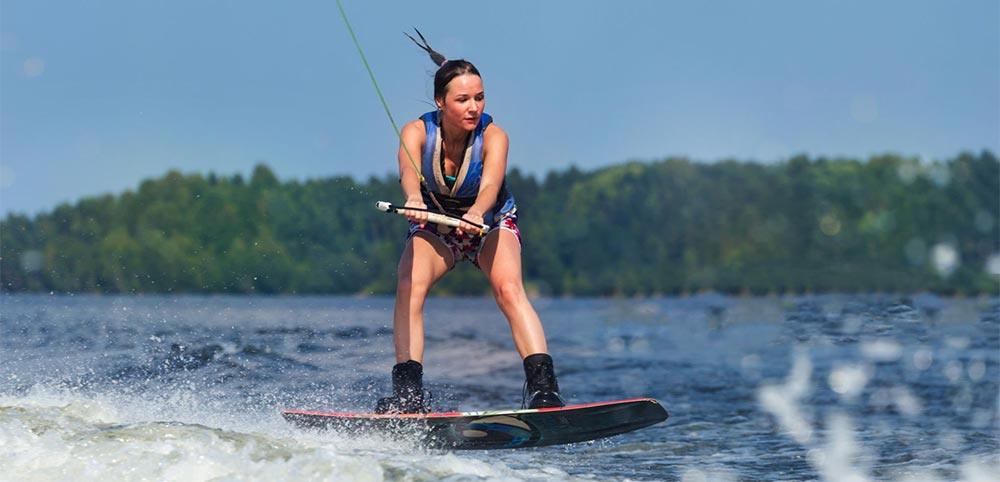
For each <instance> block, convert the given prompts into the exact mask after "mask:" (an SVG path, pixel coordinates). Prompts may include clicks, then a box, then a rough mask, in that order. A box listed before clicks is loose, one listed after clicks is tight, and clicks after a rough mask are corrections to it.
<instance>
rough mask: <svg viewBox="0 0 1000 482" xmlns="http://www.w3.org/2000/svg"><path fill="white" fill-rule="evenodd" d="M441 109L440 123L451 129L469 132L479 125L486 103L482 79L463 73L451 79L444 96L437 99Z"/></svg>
mask: <svg viewBox="0 0 1000 482" xmlns="http://www.w3.org/2000/svg"><path fill="white" fill-rule="evenodd" d="M437 105H438V109H441V116H442V118H441V123H442V124H444V126H445V127H446V128H450V129H452V130H454V129H459V130H462V131H466V132H471V131H473V130H475V129H476V126H477V125H479V117H480V116H482V115H483V109H484V106H485V105H486V94H485V93H484V92H483V79H481V78H480V77H479V76H478V75H474V74H463V75H459V76H458V77H455V78H454V79H451V82H448V87H447V89H446V90H445V94H444V98H443V99H437Z"/></svg>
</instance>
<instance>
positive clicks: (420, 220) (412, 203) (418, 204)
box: [403, 196, 427, 228]
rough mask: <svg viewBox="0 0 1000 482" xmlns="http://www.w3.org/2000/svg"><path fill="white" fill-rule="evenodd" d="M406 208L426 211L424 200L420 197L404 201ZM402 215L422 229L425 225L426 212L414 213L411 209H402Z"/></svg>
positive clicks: (412, 197)
mask: <svg viewBox="0 0 1000 482" xmlns="http://www.w3.org/2000/svg"><path fill="white" fill-rule="evenodd" d="M406 207H408V208H416V209H427V205H426V204H424V198H423V197H422V196H410V197H409V198H407V199H406ZM403 214H405V215H406V217H407V218H409V219H410V221H413V222H415V223H417V224H419V225H420V227H421V228H422V227H424V226H425V225H426V224H427V211H415V210H413V209H404V210H403Z"/></svg>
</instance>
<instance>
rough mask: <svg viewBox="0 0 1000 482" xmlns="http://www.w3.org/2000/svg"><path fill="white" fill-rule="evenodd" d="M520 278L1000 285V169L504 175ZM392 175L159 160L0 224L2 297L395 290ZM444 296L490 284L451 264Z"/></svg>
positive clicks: (809, 161) (805, 160)
mask: <svg viewBox="0 0 1000 482" xmlns="http://www.w3.org/2000/svg"><path fill="white" fill-rule="evenodd" d="M507 181H508V183H509V184H510V187H511V189H512V191H513V192H514V194H515V196H516V198H517V201H518V211H519V215H520V216H519V217H520V219H519V223H518V225H519V227H520V229H521V231H522V234H523V236H524V243H523V247H524V249H523V266H524V277H525V282H526V284H527V286H528V287H529V289H530V290H531V291H533V292H536V293H540V294H545V295H552V296H563V295H577V296H604V295H620V296H634V295H656V294H683V293H692V292H697V291H703V290H715V291H720V292H725V293H754V294H766V293H804V292H813V293H815V292H851V293H853V292H918V291H932V292H939V293H963V294H977V293H978V294H981V293H991V294H996V293H997V292H998V275H997V273H996V272H997V271H998V270H1000V267H998V265H1000V258H998V253H1000V236H998V229H1000V214H998V210H1000V185H998V184H1000V164H998V161H997V158H996V156H995V155H994V154H993V153H991V152H988V151H984V152H981V153H978V154H975V153H962V154H959V155H957V156H956V157H954V158H952V159H948V160H945V161H939V162H933V163H928V162H921V161H919V160H917V159H914V158H908V157H903V156H898V155H880V156H873V157H871V158H869V159H867V160H857V159H828V158H822V157H819V158H810V157H808V156H804V155H803V156H797V157H794V158H791V159H789V160H787V161H783V162H778V163H768V164H762V163H754V162H737V161H722V162H714V163H698V162H691V161H689V160H687V159H683V158H669V159H664V160H661V161H656V162H629V163H625V164H621V165H616V166H612V167H607V168H602V169H596V170H592V171H583V170H580V169H577V168H569V169H566V170H563V171H554V172H550V173H548V174H547V175H546V176H544V177H543V178H536V177H534V176H529V175H524V174H522V173H521V172H520V171H518V170H517V169H513V170H512V171H511V172H509V173H508V176H507ZM399 197H400V190H399V185H398V181H397V179H396V178H395V177H393V176H386V177H384V178H377V177H372V178H369V179H368V180H367V181H365V182H359V181H355V180H354V179H352V178H349V177H331V178H326V179H313V180H306V181H297V180H293V181H281V180H279V178H278V177H277V176H276V175H275V173H274V172H273V171H272V170H271V169H270V168H269V167H268V166H266V165H257V166H256V167H255V168H254V169H253V171H252V174H251V175H250V176H249V179H247V178H244V176H242V175H239V174H237V175H232V176H219V175H216V174H214V173H209V174H207V175H203V174H184V173H180V172H176V171H171V172H169V173H167V174H166V175H165V176H163V177H161V178H157V179H149V180H146V181H144V182H142V183H141V184H140V185H139V186H138V188H137V189H136V190H134V191H127V192H124V193H121V194H118V195H111V194H108V195H103V196H96V197H88V198H85V199H81V200H79V201H78V202H76V203H75V204H63V205H60V206H58V207H56V208H55V209H53V210H52V211H51V212H45V213H42V214H39V215H36V216H33V217H28V216H24V215H19V214H9V215H7V216H6V217H5V218H4V219H3V220H2V221H0V290H2V291H4V292H58V293H85V292H88V293H89V292H98V293H257V294H332V293H337V294H348V293H350V294H390V293H392V292H393V290H394V287H395V276H396V263H397V261H398V257H399V254H400V252H401V250H402V248H403V243H404V237H405V233H406V222H405V220H404V219H403V218H401V217H399V216H387V215H385V214H382V213H379V212H377V211H375V210H374V208H373V205H374V202H375V201H376V200H389V201H393V200H397V201H398V200H399ZM435 290H436V293H438V294H460V295H478V294H482V293H486V292H488V290H489V287H488V284H487V283H486V281H485V279H484V277H483V276H482V275H481V274H480V273H478V272H477V271H476V270H475V269H474V268H473V267H471V266H468V265H462V266H459V267H458V268H456V269H455V270H454V271H453V272H452V273H451V274H450V275H449V276H446V277H445V278H444V280H442V282H441V283H439V285H438V286H437V287H435Z"/></svg>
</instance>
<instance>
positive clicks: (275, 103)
mask: <svg viewBox="0 0 1000 482" xmlns="http://www.w3.org/2000/svg"><path fill="white" fill-rule="evenodd" d="M344 5H345V9H346V10H347V13H348V15H349V16H350V19H351V22H352V24H353V26H354V29H355V32H356V33H357V34H358V37H359V39H360V41H361V43H362V46H363V47H364V49H365V52H366V54H367V55H368V58H369V61H370V62H371V65H372V67H373V69H374V71H375V75H376V76H377V78H378V80H379V83H380V84H381V87H382V89H383V92H384V93H385V96H386V98H387V100H388V102H389V105H390V108H391V109H392V112H393V115H394V116H395V117H396V119H397V121H398V122H399V123H400V124H402V123H403V122H405V121H408V120H411V119H413V118H416V117H417V116H418V115H419V114H421V113H422V112H424V111H426V110H429V108H430V105H431V89H432V86H431V77H430V75H431V73H432V69H433V66H432V65H431V63H430V61H429V60H428V59H427V57H426V56H425V55H424V54H423V53H422V52H421V51H420V50H418V49H417V48H416V47H415V46H414V45H412V44H411V43H410V41H409V40H408V39H406V38H405V37H404V36H403V34H402V32H403V31H408V30H409V29H411V27H413V26H416V27H418V28H419V29H420V30H421V31H422V32H423V33H424V34H425V35H426V36H427V38H428V40H429V41H430V42H431V45H432V46H434V47H435V48H436V49H438V50H439V51H441V52H442V53H444V54H445V55H447V56H448V57H450V58H466V59H468V60H470V61H472V62H474V63H475V64H476V65H477V66H478V67H479V69H480V71H481V72H482V74H483V80H484V84H485V87H486V93H487V106H486V107H487V111H488V112H490V113H491V114H492V115H493V116H494V118H495V119H496V121H497V123H498V124H499V125H501V126H502V127H503V128H504V129H505V130H507V132H508V133H509V134H510V137H511V153H510V166H514V167H517V168H519V169H521V170H522V171H524V172H527V173H531V174H536V175H544V174H545V173H546V172H549V171H552V170H564V169H567V168H569V167H570V166H577V167H579V168H582V169H594V168H598V167H601V166H607V165H611V164H617V163H620V162H624V161H628V160H656V159H662V158H664V157H668V156H686V157H689V158H691V159H693V160H696V161H704V162H711V161H717V160H720V159H725V158H735V159H739V160H754V161H760V162H774V161H780V160H782V159H786V158H788V157H789V156H792V155H795V154H799V153H806V154H809V155H813V156H819V155H823V156H850V157H859V158H866V157H867V156H870V155H873V154H879V153H886V152H894V153H900V154H904V155H911V156H920V157H921V158H922V159H925V160H927V161H933V160H939V159H945V158H949V157H952V156H954V155H955V154H957V153H959V152H961V151H963V150H972V151H979V150H981V149H991V150H993V151H994V152H997V151H1000V139H998V137H1000V95H998V90H1000V87H998V86H1000V35H998V30H1000V10H998V2H996V1H995V0H969V1H962V2H946V1H923V0H916V1H913V0H911V1H897V0H891V1H850V0H840V1H832V0H828V1H801V0H795V1H792V0H787V1H785V0H783V1H759V2H748V1H718V0H708V1H694V0H691V1H684V2H679V1H634V2H628V1H622V2H607V1H605V2H591V1H517V0H515V1H505V2H489V3H487V2H459V1H440V2H386V1H367V2H362V1H352V0H344ZM0 28H2V37H0V49H2V65H0V67H2V73H0V213H2V214H7V213H11V212H18V213H26V214H35V213H38V212H41V211H47V210H51V209H52V208H54V207H55V206H56V205H58V204H59V203H61V202H75V201H76V200H77V199H79V198H80V197H84V196H90V195H97V194H102V193H108V192H111V193H120V192H122V191H125V190H129V189H135V188H136V187H137V186H138V184H139V182H140V181H141V180H143V179H146V178H149V177H157V176H161V175H163V174H164V173H166V172H167V171H168V170H170V169H179V170H181V171H183V172H201V173H208V172H210V171H212V172H216V173H218V174H223V175H231V174H235V173H243V174H248V173H249V172H250V170H251V169H252V167H253V165H254V164H257V163H260V162H263V163H266V164H268V165H269V166H271V167H272V168H273V169H274V171H275V172H276V173H277V174H278V176H279V177H281V178H282V179H307V178H323V177H328V176H333V175H350V176H354V177H355V178H356V179H358V180H360V181H363V180H365V179H367V177H368V176H371V175H377V176H383V175H386V174H390V173H393V172H394V171H395V150H396V140H395V134H394V133H393V131H392V128H391V127H390V124H389V122H388V119H387V118H386V117H385V113H384V111H383V109H382V107H381V104H380V103H379V101H378V97H377V95H376V94H375V91H374V89H373V87H372V85H371V83H370V80H369V79H368V76H367V74H366V73H365V71H364V67H363V65H362V63H361V61H360V59H359V57H358V55H357V52H356V50H355V48H354V45H353V44H352V42H351V40H350V36H349V35H348V33H347V30H346V28H345V27H344V25H343V22H342V20H341V18H340V15H339V13H338V11H337V6H336V3H335V2H334V1H296V2H264V1H192V0H174V1H170V2H162V1H152V0H147V1H142V0H103V1H98V2H66V1H58V2H56V1H48V0H4V1H3V4H2V6H0Z"/></svg>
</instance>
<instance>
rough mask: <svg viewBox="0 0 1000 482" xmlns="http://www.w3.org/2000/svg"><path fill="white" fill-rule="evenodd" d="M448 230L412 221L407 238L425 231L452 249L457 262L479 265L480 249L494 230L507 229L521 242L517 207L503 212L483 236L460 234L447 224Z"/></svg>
mask: <svg viewBox="0 0 1000 482" xmlns="http://www.w3.org/2000/svg"><path fill="white" fill-rule="evenodd" d="M444 228H446V229H447V232H441V231H438V226H437V225H436V224H432V223H427V224H425V225H424V227H422V228H421V227H420V225H419V224H417V223H413V222H411V223H410V232H409V233H407V235H406V239H407V240H409V239H410V238H412V237H413V235H414V234H417V233H419V232H424V233H427V234H430V235H431V236H434V237H435V238H437V239H440V240H441V242H442V243H444V245H445V246H446V247H447V248H448V250H449V251H451V255H452V257H453V258H454V259H455V263H456V264H457V263H458V262H459V261H462V260H466V261H469V262H471V263H472V264H474V265H476V267H477V268H478V267H479V251H480V250H482V249H483V240H484V239H486V236H489V235H490V234H492V233H493V232H494V231H497V230H500V229H506V230H507V231H510V232H511V233H514V236H515V237H516V238H517V242H518V243H520V242H521V231H519V230H518V229H517V208H514V209H511V210H510V211H509V212H507V213H505V214H503V215H502V216H501V217H500V221H499V222H497V223H496V224H494V225H493V226H490V230H489V232H488V233H486V234H485V235H483V236H479V235H476V234H472V233H463V234H458V231H456V230H455V229H453V228H450V227H447V226H445V227H444Z"/></svg>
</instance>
